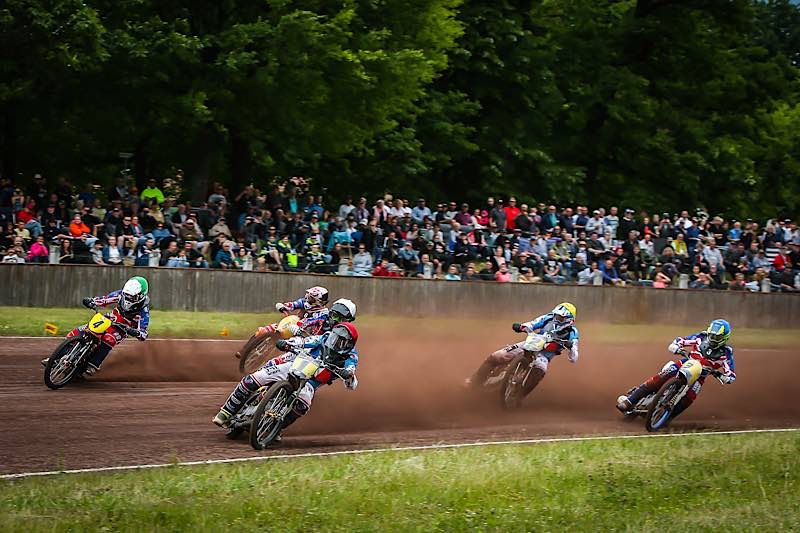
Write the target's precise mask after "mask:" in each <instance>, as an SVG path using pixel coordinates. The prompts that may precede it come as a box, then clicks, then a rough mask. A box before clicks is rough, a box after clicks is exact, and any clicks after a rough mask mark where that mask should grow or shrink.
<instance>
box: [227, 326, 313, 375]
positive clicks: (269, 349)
mask: <svg viewBox="0 0 800 533" xmlns="http://www.w3.org/2000/svg"><path fill="white" fill-rule="evenodd" d="M299 321H300V317H299V316H297V315H290V314H287V315H286V316H285V317H283V318H282V319H281V321H280V322H278V327H277V329H276V331H275V332H274V333H262V334H257V333H256V334H254V335H253V336H251V337H250V339H249V340H248V341H247V342H246V343H245V345H244V346H243V347H242V349H241V350H239V351H238V352H236V354H235V356H236V358H237V359H239V371H240V372H241V373H242V374H252V373H253V372H255V371H256V370H258V369H259V368H261V367H262V366H264V364H265V363H266V362H267V361H269V360H270V359H272V358H273V357H275V356H277V355H279V354H280V353H281V352H280V350H278V348H277V347H276V346H275V342H276V341H278V340H279V339H289V338H291V337H292V333H291V331H289V327H290V326H293V325H295V324H297V322H299ZM310 334H311V333H309V332H301V333H300V335H301V336H303V337H306V336H308V335H310Z"/></svg>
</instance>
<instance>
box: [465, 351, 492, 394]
mask: <svg viewBox="0 0 800 533" xmlns="http://www.w3.org/2000/svg"><path fill="white" fill-rule="evenodd" d="M495 366H496V363H495V362H494V360H492V358H491V356H490V357H487V358H486V359H485V360H484V361H483V363H481V366H479V367H478V370H476V371H475V373H474V374H472V376H470V377H468V378H467V379H465V380H464V386H466V387H480V386H481V384H482V383H483V382H484V381H485V380H486V378H487V377H488V376H489V372H491V371H492V369H493V368H494V367H495Z"/></svg>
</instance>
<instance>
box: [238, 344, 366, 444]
mask: <svg viewBox="0 0 800 533" xmlns="http://www.w3.org/2000/svg"><path fill="white" fill-rule="evenodd" d="M328 335H330V332H326V333H324V334H322V335H314V336H311V337H306V338H300V337H294V338H292V339H290V340H288V341H286V344H287V345H288V351H287V352H286V353H284V354H283V355H280V356H278V357H275V358H274V359H271V360H270V361H268V362H267V363H266V364H265V365H264V366H262V367H261V368H259V369H258V370H256V371H255V372H253V373H252V374H248V375H246V376H245V377H243V378H242V380H241V381H240V382H239V384H238V385H237V386H236V388H235V389H234V391H233V392H232V393H231V395H230V396H229V397H228V399H227V401H226V402H225V404H224V405H223V406H222V411H225V412H226V413H227V414H228V415H229V416H233V415H234V414H236V413H237V412H238V411H239V409H241V408H242V405H244V403H245V402H246V401H247V400H248V398H250V396H251V394H253V393H254V392H255V391H257V390H258V389H259V388H260V387H264V386H267V385H269V384H270V383H274V382H276V381H281V380H284V379H286V378H287V376H288V375H289V371H290V369H291V366H292V361H294V359H295V358H296V357H297V355H298V353H300V352H301V351H303V352H305V353H307V354H308V355H310V356H311V357H314V358H322V357H323V356H326V355H328V354H326V353H325V350H326V348H325V346H324V345H325V340H326V338H327V337H328ZM328 356H329V355H328ZM332 364H333V365H334V366H336V367H339V368H340V369H341V372H340V374H341V375H342V377H344V378H345V380H344V385H345V387H347V388H348V389H350V390H355V389H356V387H358V378H356V366H357V365H358V350H357V349H356V348H355V347H354V348H353V349H352V350H350V352H349V353H347V354H346V355H345V356H340V357H338V358H337V360H334V361H332ZM338 378H339V376H337V375H336V374H334V373H333V372H331V371H330V370H327V369H321V370H320V371H319V372H318V373H317V375H316V376H315V378H314V379H312V380H310V381H308V382H307V383H306V384H305V386H304V387H303V390H302V391H301V393H300V400H301V401H300V402H297V403H296V404H295V409H294V411H293V412H292V413H290V414H289V415H288V416H287V417H286V419H285V420H284V425H283V427H284V428H285V427H287V426H289V425H290V424H292V423H293V422H294V421H295V420H297V419H298V418H300V417H301V416H303V415H304V414H306V413H307V412H308V409H309V408H310V407H311V401H312V400H313V398H314V393H315V392H316V390H317V389H318V388H319V387H321V386H322V385H330V384H332V383H333V382H334V381H336V380H337V379H338Z"/></svg>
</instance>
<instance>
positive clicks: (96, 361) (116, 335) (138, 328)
mask: <svg viewBox="0 0 800 533" xmlns="http://www.w3.org/2000/svg"><path fill="white" fill-rule="evenodd" d="M121 294H122V291H121V290H119V291H113V292H111V293H109V294H106V295H105V296H95V297H94V298H86V299H84V305H86V306H87V307H91V306H92V305H94V306H96V307H107V306H109V305H115V304H117V303H118V302H119V300H120V296H121ZM110 315H111V319H112V320H113V321H114V322H115V323H116V324H114V325H112V326H111V327H110V328H108V329H107V330H106V331H105V332H104V333H103V336H102V337H101V338H100V346H99V347H98V348H97V350H95V352H94V353H93V354H92V356H91V358H90V359H89V364H90V365H92V366H93V367H94V368H93V370H97V369H98V368H100V365H101V364H102V363H103V361H104V360H105V358H106V357H107V356H108V354H109V352H110V351H111V349H112V348H113V347H114V346H116V345H117V343H119V342H120V341H122V340H123V339H124V338H125V337H126V336H130V337H136V338H137V339H139V340H140V341H145V340H147V328H148V326H149V325H150V298H149V297H146V298H145V300H144V302H143V303H141V305H139V306H137V309H133V310H131V311H123V310H122V309H121V308H120V307H115V308H114V309H113V310H112V311H111V313H110ZM117 324H121V326H118V325H117ZM122 326H124V327H122ZM85 329H86V325H83V326H79V327H77V328H75V329H73V330H72V331H70V332H69V334H67V337H74V336H76V335H82V334H83V331H84V330H85Z"/></svg>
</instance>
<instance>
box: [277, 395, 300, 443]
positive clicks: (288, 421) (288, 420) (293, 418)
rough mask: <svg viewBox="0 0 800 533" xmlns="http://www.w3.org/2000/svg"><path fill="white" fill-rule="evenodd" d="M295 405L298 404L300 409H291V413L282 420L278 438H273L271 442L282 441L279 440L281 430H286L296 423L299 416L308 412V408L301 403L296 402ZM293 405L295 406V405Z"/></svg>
mask: <svg viewBox="0 0 800 533" xmlns="http://www.w3.org/2000/svg"><path fill="white" fill-rule="evenodd" d="M297 403H298V404H300V405H301V407H295V409H292V410H291V411H289V414H288V415H286V416H285V417H284V418H283V425H282V426H281V430H280V432H279V433H278V436H277V437H275V439H274V440H273V442H280V441H281V440H283V439H281V433H283V430H284V429H286V428H288V427H289V426H291V425H292V424H294V423H295V422H297V419H299V418H300V417H301V416H303V415H304V414H306V413H307V412H308V407H307V406H306V405H305V404H302V403H301V402H297ZM295 405H297V404H295ZM298 411H299V412H298Z"/></svg>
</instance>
